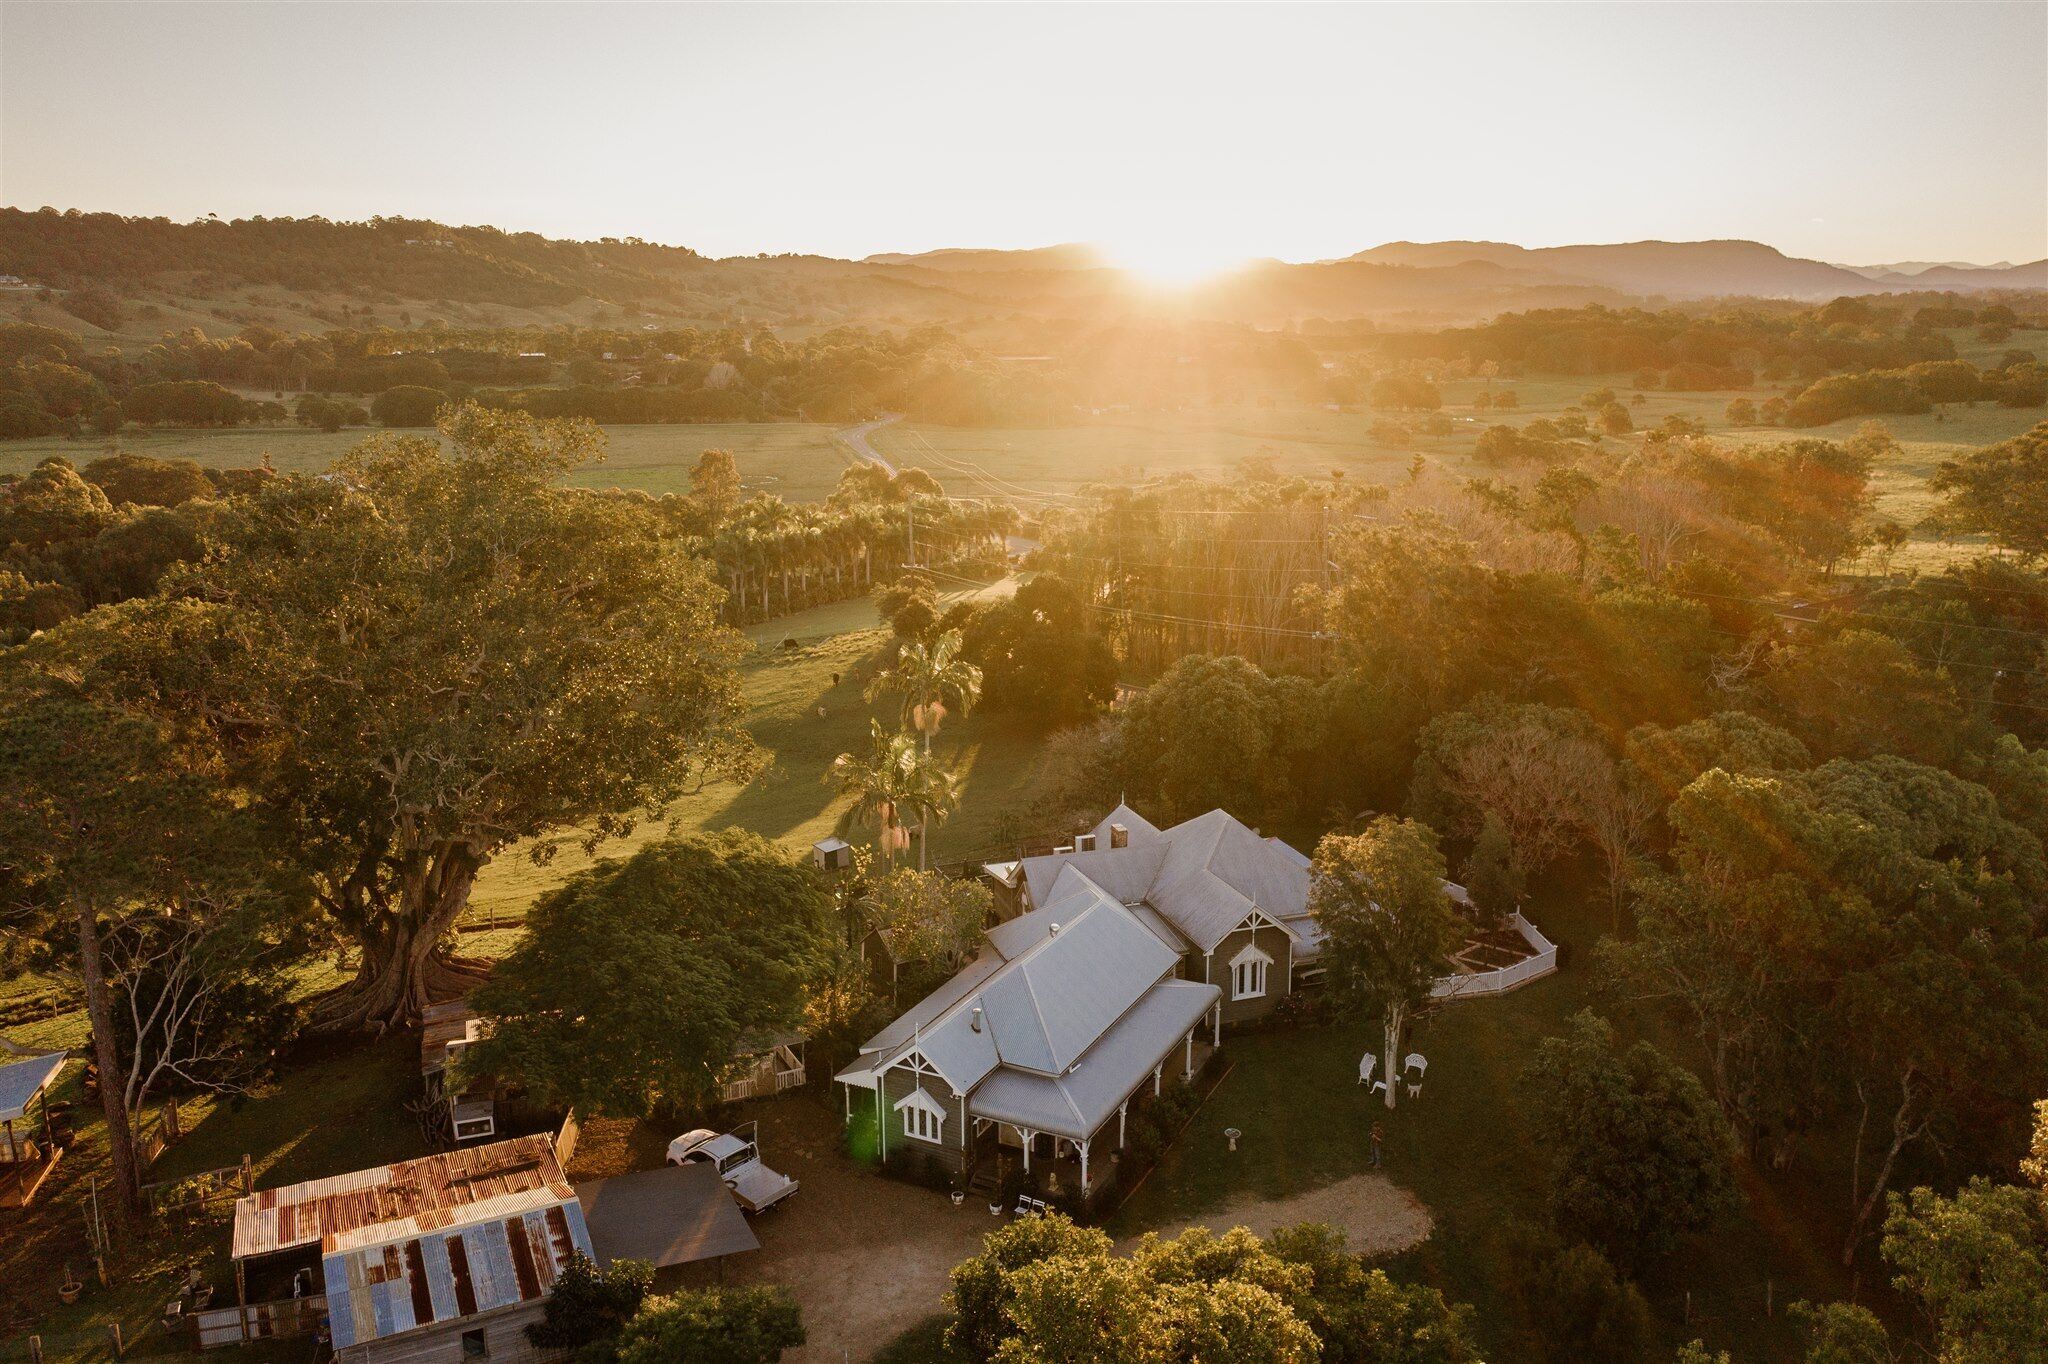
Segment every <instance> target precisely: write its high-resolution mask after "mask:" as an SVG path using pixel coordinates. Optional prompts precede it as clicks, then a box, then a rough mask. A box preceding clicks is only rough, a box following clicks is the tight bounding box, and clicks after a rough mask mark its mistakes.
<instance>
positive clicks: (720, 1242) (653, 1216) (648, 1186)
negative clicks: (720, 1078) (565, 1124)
mask: <svg viewBox="0 0 2048 1364" xmlns="http://www.w3.org/2000/svg"><path fill="white" fill-rule="evenodd" d="M576 1197H577V1198H578V1199H579V1200H580V1201H581V1202H582V1204H583V1217H584V1221H585V1222H586V1223H587V1224H588V1225H589V1227H590V1244H591V1245H592V1247H594V1248H595V1250H596V1252H597V1253H596V1255H595V1256H593V1257H592V1258H594V1259H595V1260H596V1261H597V1262H598V1263H599V1264H600V1265H609V1264H611V1262H612V1261H614V1260H645V1261H647V1262H648V1263H649V1264H652V1265H653V1266H654V1267H655V1268H657V1269H666V1268H668V1267H669V1266H671V1265H686V1264H691V1263H693V1262H695V1261H697V1260H709V1259H713V1258H715V1257H717V1256H720V1255H732V1254H736V1253H737V1252H739V1251H744V1250H759V1249H760V1248H761V1243H760V1241H758V1240H756V1239H755V1237H754V1229H753V1228H752V1227H749V1226H748V1225H747V1219H746V1216H745V1214H743V1213H741V1212H740V1208H739V1204H737V1203H735V1202H734V1201H733V1197H732V1194H731V1192H730V1191H729V1190H727V1188H726V1187H725V1181H724V1180H722V1179H720V1178H719V1176H718V1167H717V1166H715V1165H710V1164H706V1163H703V1162H692V1163H690V1164H687V1165H668V1166H664V1167H662V1168H661V1169H659V1170H635V1171H634V1172H633V1173H631V1174H624V1175H616V1176H614V1177H612V1178H611V1179H592V1180H587V1181H585V1182H584V1183H581V1184H578V1185H577V1186H576Z"/></svg>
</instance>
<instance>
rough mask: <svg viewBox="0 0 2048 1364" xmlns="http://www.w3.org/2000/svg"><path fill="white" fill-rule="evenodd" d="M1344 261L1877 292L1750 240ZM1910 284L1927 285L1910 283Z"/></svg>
mask: <svg viewBox="0 0 2048 1364" xmlns="http://www.w3.org/2000/svg"><path fill="white" fill-rule="evenodd" d="M1345 259H1346V260H1349V261H1364V262H1369V263H1372V264H1379V265H1406V266H1411V267H1417V268H1437V267H1442V266H1446V265H1455V264H1460V263H1463V262H1465V261H1472V260H1479V261H1485V262H1487V263H1489V264H1494V265H1503V266H1514V267H1519V268H1522V269H1526V270H1536V271H1540V272H1542V273H1544V274H1547V275H1550V276H1553V277H1554V278H1555V282H1557V283H1576V284H1596V285H1601V286H1604V287H1606V288H1609V289H1616V290H1619V291H1621V292H1623V293H1628V294H1638V295H1661V296H1663V297H1666V298H1712V297H1716V296H1720V295H1756V296H1760V297H1768V298H1822V297H1828V298H1831V297H1835V296H1837V295H1840V294H1855V293H1870V292H1874V291H1873V290H1872V288H1871V285H1872V284H1873V283H1875V282H1876V281H1873V280H1872V279H1870V278H1869V277H1868V276H1866V275H1862V274H1859V273H1857V272H1856V271H1854V270H1850V269H1848V268H1846V267H1844V266H1840V265H1829V264H1828V263H1827V262H1825V261H1817V260H1806V259H1803V258H1801V257H1798V256H1788V255H1786V254H1785V253H1784V252H1782V251H1780V250H1778V249H1777V248H1776V247H1773V246H1765V245H1764V244H1763V243H1761V242H1751V241H1704V242H1664V241H1643V242H1616V243H1611V244H1606V245H1591V244H1589V245H1583V246H1543V247H1526V246H1516V245H1514V244H1513V243H1510V242H1389V243H1387V244H1386V245H1384V246H1375V247H1372V248H1371V249H1369V250H1365V251H1360V252H1358V253H1356V254H1355V255H1351V256H1347V257H1345ZM1901 278H1902V279H1903V278H1905V277H1903V276H1902V277H1901ZM1911 287H1914V288H1921V287H1931V286H1926V285H1921V284H1918V283H1914V284H1912V285H1911Z"/></svg>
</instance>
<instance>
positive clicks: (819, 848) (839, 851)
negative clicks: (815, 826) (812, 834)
mask: <svg viewBox="0 0 2048 1364" xmlns="http://www.w3.org/2000/svg"><path fill="white" fill-rule="evenodd" d="M811 861H813V862H815V863H817V865H818V869H819V870H820V871H845V870H846V869H847V868H848V867H850V866H852V865H853V848H852V847H851V846H850V845H848V843H847V841H846V840H845V839H843V838H840V837H838V836H837V835H834V836H832V837H828V838H821V839H819V840H818V841H817V842H816V843H813V844H811Z"/></svg>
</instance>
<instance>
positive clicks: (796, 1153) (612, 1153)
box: [572, 1092, 1430, 1364]
mask: <svg viewBox="0 0 2048 1364" xmlns="http://www.w3.org/2000/svg"><path fill="white" fill-rule="evenodd" d="M819 1099H820V1096H819V1095H816V1094H812V1093H808V1092H805V1093H799V1094H791V1095H787V1096H785V1097H783V1098H780V1099H774V1100H768V1101H765V1102H761V1103H754V1104H748V1105H746V1107H745V1109H744V1111H743V1115H742V1116H744V1117H750V1118H759V1119H760V1123H761V1153H762V1157H763V1159H765V1160H766V1161H767V1163H768V1164H769V1165H770V1166H771V1167H772V1168H774V1169H777V1170H780V1171H781V1172H782V1173H784V1174H786V1175H789V1176H791V1177H792V1178H794V1179H796V1180H798V1181H799V1182H800V1183H801V1184H802V1185H803V1187H802V1188H801V1189H800V1190H798V1191H797V1193H796V1195H795V1197H793V1198H791V1199H789V1200H788V1201H787V1202H785V1203H783V1204H781V1205H780V1206H778V1207H776V1208H774V1209H772V1210H770V1211H769V1212H767V1213H765V1214H763V1215H762V1216H760V1217H757V1218H754V1219H752V1225H753V1228H754V1234H755V1235H756V1236H758V1237H759V1238H760V1240H761V1248H760V1249H759V1250H757V1251H754V1252H752V1253H750V1254H746V1255H736V1256H733V1257H732V1259H731V1261H730V1262H729V1264H728V1265H727V1266H726V1275H727V1281H728V1282H731V1283H779V1284H782V1285H784V1286H785V1287H787V1288H788V1289H789V1290H790V1292H791V1293H793V1294H795V1295H796V1300H797V1302H798V1304H799V1305H800V1306H802V1308H803V1313H804V1327H805V1329H806V1330H807V1331H808V1332H809V1333H810V1344H808V1345H806V1346H805V1347H804V1348H803V1349H801V1350H795V1351H792V1352H791V1353H789V1354H788V1355H786V1356H784V1358H785V1360H786V1361H788V1364H841V1361H842V1360H845V1361H853V1364H858V1362H859V1361H862V1360H866V1359H868V1358H869V1357H870V1356H872V1355H873V1354H874V1353H875V1352H876V1351H877V1350H879V1349H881V1348H882V1347H883V1346H884V1345H887V1344H888V1343H889V1342H890V1341H892V1340H894V1339H896V1337H897V1336H899V1335H901V1334H902V1333H903V1332H904V1331H906V1330H908V1329H909V1328H910V1327H912V1326H915V1325H916V1324H917V1323H919V1322H921V1321H923V1320H924V1319H925V1318H927V1317H930V1316H932V1315H934V1314H935V1313H937V1312H939V1311H940V1310H941V1308H942V1302H941V1300H942V1299H943V1298H944V1297H945V1293H946V1289H947V1287H948V1283H949V1280H948V1277H947V1276H948V1274H949V1272H950V1271H951V1270H952V1268H953V1266H954V1265H956V1264H958V1263H960V1262H961V1261H962V1260H965V1259H967V1258H968V1257H970V1256H972V1255H976V1254H978V1253H980V1250H981V1238H982V1237H983V1236H985V1235H987V1234H988V1232H989V1231H990V1230H992V1229H993V1228H995V1227H996V1226H998V1225H1000V1224H999V1223H998V1221H997V1219H995V1218H993V1217H991V1216H989V1212H988V1205H987V1203H986V1202H984V1201H982V1200H979V1199H971V1200H969V1201H968V1203H967V1204H966V1206H964V1207H959V1208H956V1207H954V1206H953V1204H952V1200H950V1199H948V1198H947V1197H946V1196H945V1195H944V1194H940V1193H934V1192H932V1191H931V1190H929V1189H921V1188H918V1187H917V1186H915V1185H912V1184H905V1183H902V1182H899V1181H897V1180H892V1179H884V1178H882V1177H881V1176H880V1175H876V1174H870V1173H868V1172H867V1171H866V1170H864V1169H862V1168H861V1167H859V1166H857V1165H855V1164H854V1163H853V1162H852V1161H850V1160H848V1159H847V1158H846V1156H845V1155H844V1154H842V1153H841V1151H840V1148H839V1115H838V1114H837V1113H836V1112H834V1111H833V1110H831V1109H830V1108H828V1107H826V1106H825V1104H823V1103H821V1102H820V1101H819ZM671 1135H672V1134H671ZM665 1141H666V1138H665V1136H664V1135H663V1133H661V1132H659V1131H657V1130H655V1129H654V1128H653V1127H652V1126H651V1125H647V1124H612V1123H602V1122H600V1123H593V1124H591V1125H590V1127H588V1128H586V1132H585V1138H584V1145H583V1146H582V1147H580V1148H579V1150H578V1153H577V1158H576V1160H575V1161H574V1162H572V1166H573V1167H578V1168H580V1169H581V1170H582V1171H583V1172H584V1173H586V1174H608V1173H617V1172H619V1171H620V1170H624V1169H633V1168H641V1167H645V1166H649V1165H659V1164H660V1163H661V1155H662V1150H663V1146H664V1144H665ZM1189 1220H1190V1221H1194V1222H1199V1223H1201V1224H1202V1225H1204V1226H1208V1227H1213V1228H1215V1229H1217V1230H1219V1231H1222V1230H1226V1229H1228V1228H1230V1227H1234V1226H1247V1227H1250V1228H1251V1229H1252V1230H1253V1231H1255V1232H1258V1233H1259V1234H1261V1235H1264V1234H1266V1233H1267V1232H1270V1231H1272V1230H1273V1229H1274V1228H1275V1227H1282V1226H1287V1225H1289V1224H1291V1223H1295V1222H1328V1223H1330V1224H1331V1225H1332V1226H1335V1227H1339V1228H1342V1229H1343V1231H1344V1232H1345V1234H1346V1235H1347V1236H1348V1237H1349V1239H1350V1245H1351V1249H1352V1250H1354V1251H1358V1252H1363V1253H1368V1254H1381V1253H1387V1252H1392V1251H1396V1250H1403V1249H1406V1248H1407V1247H1409V1246H1412V1245H1414V1244H1416V1243H1417V1242H1419V1241H1421V1240H1423V1239H1424V1238H1425V1237H1427V1236H1428V1235H1429V1228H1430V1219H1429V1211H1428V1209H1427V1208H1425V1207H1424V1206H1423V1205H1422V1203H1421V1201H1420V1200H1419V1199H1417V1198H1416V1197H1415V1196H1414V1195H1413V1194H1411V1193H1409V1192H1408V1191H1407V1190H1405V1189H1402V1188H1399V1187H1398V1186H1396V1185H1394V1184H1393V1183H1391V1182H1389V1181H1388V1180H1386V1179H1384V1178H1382V1177H1381V1176H1379V1175H1353V1176H1352V1177H1350V1178H1349V1179H1342V1180H1339V1181H1337V1182H1336V1183H1334V1184H1328V1185H1325V1186H1323V1187H1322V1188H1320V1189H1311V1190H1309V1191H1308V1192H1306V1193H1301V1194H1295V1195H1293V1196H1291V1197H1288V1198H1278V1199H1262V1198H1250V1197H1244V1198H1238V1199H1234V1200H1232V1201H1231V1202H1229V1203H1225V1204H1224V1205H1222V1206H1221V1207H1219V1208H1216V1209H1214V1210H1213V1211H1211V1212H1209V1213H1206V1214H1204V1215H1202V1216H1200V1217H1197V1218H1193V1219H1189ZM1184 1225H1187V1222H1184V1221H1169V1222H1166V1223H1164V1224H1162V1225H1160V1226H1159V1227H1157V1228H1156V1229H1157V1230H1158V1231H1159V1232H1161V1233H1162V1234H1163V1235H1167V1236H1171V1235H1173V1234H1174V1233H1175V1232H1177V1231H1179V1230H1180V1228H1181V1227H1182V1226H1184ZM1133 1239H1135V1238H1133ZM1129 1245H1130V1242H1129V1241H1126V1242H1125V1243H1124V1244H1123V1245H1122V1246H1120V1247H1119V1248H1120V1249H1129Z"/></svg>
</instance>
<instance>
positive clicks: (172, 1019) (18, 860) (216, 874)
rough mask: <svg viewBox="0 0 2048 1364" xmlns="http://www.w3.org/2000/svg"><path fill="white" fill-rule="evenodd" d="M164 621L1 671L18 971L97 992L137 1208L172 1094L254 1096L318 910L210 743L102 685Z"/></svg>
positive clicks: (119, 619) (7, 864)
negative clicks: (292, 968) (130, 640)
mask: <svg viewBox="0 0 2048 1364" xmlns="http://www.w3.org/2000/svg"><path fill="white" fill-rule="evenodd" d="M146 609H147V608H146V607H145V606H144V604H141V603H136V604H134V605H133V607H132V608H131V607H129V606H120V607H108V608H105V609H104V610H103V611H101V612H96V613H94V614H93V615H92V616H91V617H88V618H85V619H82V620H79V621H75V622H72V623H71V624H70V625H67V626H65V627H63V628H62V629H61V630H59V631H56V632H52V633H50V634H46V635H44V636H43V637H41V638H40V639H38V640H37V641H35V642H34V643H33V644H31V645H28V646H26V647H24V648H21V649H18V650H15V651H13V652H11V653H9V654H6V655H0V849H4V852H0V927H4V928H5V929H6V930H7V931H6V932H5V933H4V934H0V965H4V966H7V967H10V968H20V967H30V968H34V969H38V970H42V971H45V972H48V973H50V974H54V975H57V976H60V977H66V978H70V979H73V980H75V981H76V982H77V983H78V986H79V988H80V991H81V993H82V995H83V996H84V1000H85V1006H86V1015H87V1018H88V1019H89V1021H90V1023H91V1028H92V1038H91V1047H92V1056H93V1060H94V1063H95V1064H96V1065H97V1066H98V1068H99V1077H100V1085H99V1098H100V1106H101V1109H102V1112H103V1114H104V1116H105V1118H106V1125H107V1134H108V1145H109V1150H110V1156H111V1165H112V1173H113V1179H114V1189H115V1195H116V1198H117V1199H118V1200H119V1202H120V1204H121V1206H122V1207H124V1208H132V1207H133V1206H135V1203H136V1199H137V1193H138V1189H139V1181H140V1178H141V1168H140V1160H139V1157H138V1154H137V1151H136V1135H137V1134H136V1118H137V1116H138V1115H139V1114H140V1113H141V1112H142V1111H143V1109H144V1107H145V1106H146V1105H147V1104H148V1102H149V1101H150V1099H151V1098H152V1097H153V1096H154V1095H155V1094H157V1093H159V1092H161V1089H162V1088H163V1087H164V1086H165V1085H167V1084H170V1083H173V1082H178V1083H183V1084H187V1085H194V1086H199V1087H202V1088H211V1089H222V1088H234V1087H235V1086H236V1083H237V1081H238V1080H239V1079H241V1078H245V1077H246V1076H247V1075H248V1074H249V1068H250V1067H251V1066H252V1065H254V1064H257V1063H259V1062H260V1059H261V1058H260V1057H258V1056H255V1055H252V1054H250V1053H251V1052H253V1051H255V1050H256V1049H257V1046H256V1043H257V1037H256V1034H257V1032H258V1031H260V1025H261V1023H262V1022H263V1019H264V1018H265V1017H268V1016H272V1015H273V1014H274V1007H275V1004H276V992H275V989H274V986H275V983H276V982H275V972H274V970H273V969H271V968H273V967H274V965H275V962H276V959H277V958H278V957H280V956H282V955H287V954H288V953H289V952H290V951H291V949H292V947H293V946H294V945H295V944H296V942H297V941H298V939H297V936H296V935H297V933H298V932H299V931H300V930H303V929H304V927H305V926H306V918H307V916H308V914H309V912H310V897H309V896H308V895H307V894H306V889H305V887H304V886H303V884H302V883H299V882H298V881H297V879H296V878H294V877H292V876H291V875H290V874H289V873H288V872H287V871H286V870H285V869H283V868H280V867H279V866H278V864H277V863H276V862H275V861H274V860H273V859H272V857H271V854H270V849H269V846H268V837H267V836H268V834H269V833H270V832H272V831H271V830H269V829H267V828H266V827H265V826H264V823H263V821H262V820H261V817H260V815H259V814H256V813H254V812H251V811H250V810H249V809H248V808H247V807H246V804H245V802H244V799H243V796H242V793H241V792H239V791H238V790H236V789H235V788H233V787H232V786H231V785H230V784H229V783H228V781H227V779H226V774H225V771H224V764H223V762H222V761H221V755H220V754H219V752H218V750H217V749H216V748H215V747H214V746H213V744H212V743H211V736H210V734H209V733H208V732H207V730H206V728H205V727H204V726H203V725H199V724H196V723H194V722H193V720H192V718H191V717H189V716H186V717H180V716H176V715H174V714H170V713H165V712H154V711H151V710H149V709H146V708H142V707H137V706H129V705H123V704H120V703H118V702H115V701H112V700H110V699H109V698H107V697H106V696H104V695H100V694H96V692H95V690H94V689H93V688H91V687H89V686H88V685H87V681H86V678H87V676H88V674H89V673H91V672H94V671H96V669H95V668H94V667H93V666H92V660H93V657H94V655H95V653H97V652H98V651H99V650H100V649H101V648H103V647H105V646H106V644H107V642H108V640H109V639H118V638H119V636H120V635H121V634H122V633H123V632H124V631H125V630H126V629H127V628H128V627H129V626H130V625H131V624H132V622H131V621H130V620H129V617H130V616H141V615H143V614H144V613H145V611H146ZM266 986H268V987H271V988H269V989H268V990H267V991H266ZM266 1000H268V1001H269V1002H268V1003H266V1002H265V1001H266ZM272 1040H273V1041H274V1040H275V1039H274V1038H273V1039H272Z"/></svg>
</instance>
